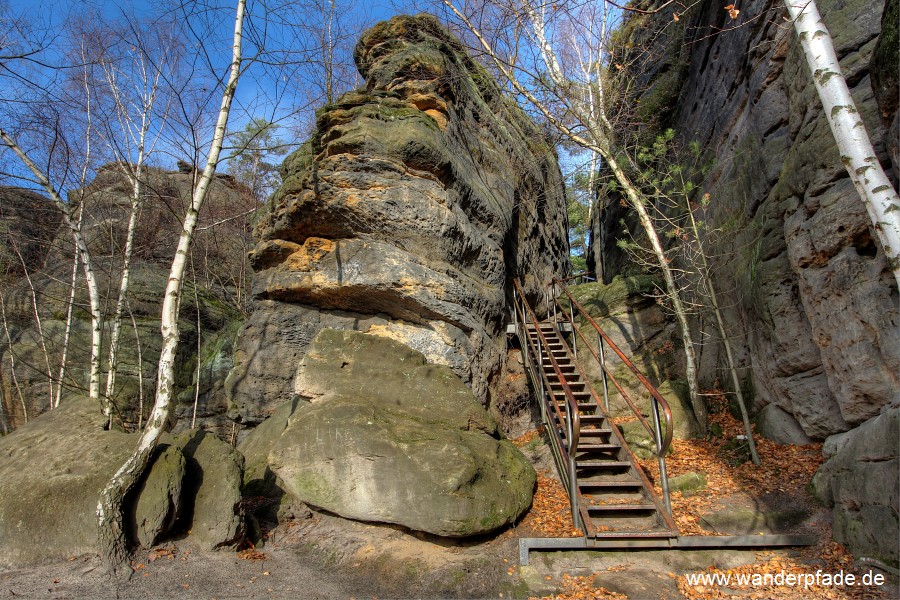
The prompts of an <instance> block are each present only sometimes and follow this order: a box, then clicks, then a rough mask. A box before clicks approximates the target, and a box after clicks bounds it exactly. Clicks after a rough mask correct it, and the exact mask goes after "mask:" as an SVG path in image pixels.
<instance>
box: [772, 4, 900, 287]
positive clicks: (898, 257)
mask: <svg viewBox="0 0 900 600" xmlns="http://www.w3.org/2000/svg"><path fill="white" fill-rule="evenodd" d="M784 4H785V7H786V8H787V11H788V15H790V18H791V20H792V21H793V23H794V29H795V30H796V32H797V37H798V38H799V39H800V45H801V46H802V47H803V55H804V56H805V58H806V63H807V65H808V66H809V70H810V72H811V74H812V79H813V82H814V83H815V86H816V91H817V92H818V93H819V99H820V100H821V101H822V108H823V109H824V111H825V118H826V119H827V120H828V125H829V126H830V127H831V132H832V134H834V139H835V141H836V142H837V145H838V151H839V152H840V153H841V162H842V163H843V164H844V167H845V168H846V169H847V173H848V174H849V175H850V179H851V181H853V185H854V186H855V187H856V190H857V192H859V197H860V198H861V199H862V201H863V203H864V204H865V205H866V210H867V212H868V213H869V218H870V219H871V221H872V226H873V228H874V229H875V233H876V235H877V236H878V239H879V241H880V242H881V246H882V248H883V249H884V254H885V257H886V258H887V263H888V266H889V267H890V269H891V271H892V272H893V273H894V278H895V279H896V280H897V285H898V287H900V198H898V196H897V191H896V190H895V189H894V187H893V186H892V185H891V182H890V180H889V179H888V178H887V176H886V175H885V173H884V169H883V168H882V167H881V163H880V162H879V161H878V157H877V156H876V155H875V149H874V148H873V147H872V141H871V139H870V138H869V134H868V132H867V131H866V126H865V123H863V120H862V117H861V116H860V114H859V111H858V110H857V108H856V103H855V102H854V101H853V96H851V95H850V89H849V88H848V87H847V81H846V79H844V75H843V73H842V72H841V66H840V64H839V63H838V59H837V54H835V51H834V42H833V41H832V39H831V34H830V33H829V32H828V28H827V27H826V26H825V22H824V21H823V20H822V16H821V15H820V14H819V9H818V7H817V6H816V3H815V0H785V3H784Z"/></svg>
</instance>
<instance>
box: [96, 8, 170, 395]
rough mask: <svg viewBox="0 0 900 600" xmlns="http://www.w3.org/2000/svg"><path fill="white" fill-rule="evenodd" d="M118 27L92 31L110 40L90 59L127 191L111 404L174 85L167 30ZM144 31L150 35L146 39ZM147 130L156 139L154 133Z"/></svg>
mask: <svg viewBox="0 0 900 600" xmlns="http://www.w3.org/2000/svg"><path fill="white" fill-rule="evenodd" d="M121 26H122V29H123V31H122V32H121V33H120V32H117V31H115V27H114V26H107V25H105V24H104V26H102V27H101V28H99V29H98V30H95V31H92V32H90V35H91V37H92V38H94V39H97V38H105V39H107V40H110V39H111V40H112V41H111V42H110V43H108V44H107V45H106V46H103V45H101V44H99V43H98V44H96V47H98V48H101V49H102V51H101V52H100V54H99V55H98V56H97V57H96V58H95V59H94V62H95V64H96V65H97V67H98V70H99V71H100V72H101V76H100V78H99V79H100V81H98V82H96V84H95V87H97V88H102V89H103V90H104V92H105V94H106V95H107V96H108V97H109V98H110V99H111V106H109V107H105V108H106V110H103V111H101V114H100V115H98V120H100V121H102V123H103V127H102V128H101V132H102V135H103V138H104V141H105V142H106V144H107V146H108V147H109V148H110V150H111V151H112V153H113V155H114V157H115V159H116V165H117V166H118V168H119V170H120V172H121V173H122V176H123V177H124V178H125V180H126V181H128V183H129V185H130V186H131V194H130V211H129V214H128V224H127V226H126V233H125V245H124V249H123V251H122V268H121V274H120V277H119V290H118V297H117V299H116V305H115V309H114V311H113V314H112V320H111V323H110V339H109V352H108V364H107V376H106V397H107V398H108V399H109V400H108V401H109V402H112V398H114V397H115V387H116V375H117V373H118V354H119V345H120V338H121V331H122V319H123V315H124V311H125V304H126V301H127V295H128V288H129V283H130V278H131V261H132V258H133V255H134V238H135V231H136V229H137V221H138V216H139V214H140V212H141V207H142V204H143V194H144V190H143V186H144V176H145V171H146V166H147V161H148V159H149V157H150V156H151V155H152V153H153V150H154V146H155V144H156V142H157V141H158V139H159V131H160V129H161V128H163V127H164V126H165V123H166V113H167V110H168V107H167V101H166V99H165V98H164V99H163V102H162V107H161V109H160V108H158V106H157V104H158V102H157V101H158V99H159V97H160V95H161V92H162V90H163V83H164V81H171V80H173V75H172V72H173V71H174V70H175V64H176V63H177V55H176V52H175V43H174V40H173V38H172V36H171V34H170V33H169V32H168V31H167V30H166V27H165V26H162V25H156V26H154V25H150V26H149V27H147V26H146V25H144V26H142V24H138V23H136V22H134V21H133V20H130V19H126V20H125V21H124V23H122V24H121ZM139 29H143V34H139V31H138V30H139ZM148 30H149V31H150V34H151V35H152V38H151V39H149V40H147V39H145V38H146V37H147V35H148ZM128 34H131V35H128ZM126 36H127V37H126ZM119 47H124V51H123V52H121V54H120V53H118V52H117V50H118V48H119ZM151 127H152V128H153V130H154V131H155V132H156V135H153V134H152V131H151Z"/></svg>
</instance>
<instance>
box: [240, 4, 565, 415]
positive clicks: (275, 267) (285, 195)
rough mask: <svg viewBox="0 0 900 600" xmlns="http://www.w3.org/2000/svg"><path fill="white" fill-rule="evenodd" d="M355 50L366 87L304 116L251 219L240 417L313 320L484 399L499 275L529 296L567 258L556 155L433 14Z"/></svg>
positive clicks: (374, 33) (283, 370) (268, 400)
mask: <svg viewBox="0 0 900 600" xmlns="http://www.w3.org/2000/svg"><path fill="white" fill-rule="evenodd" d="M355 60H356V64H357V67H358V69H359V72H360V73H361V74H362V76H363V77H364V78H365V81H366V84H365V87H364V88H362V89H359V90H356V91H353V92H350V93H348V94H346V95H344V96H343V97H342V98H340V99H339V100H338V101H337V102H336V103H335V104H333V105H330V106H326V107H325V108H323V109H321V110H320V111H319V112H318V118H317V129H316V132H315V133H314V135H313V136H312V138H311V139H310V140H309V141H307V142H306V143H305V144H304V145H303V146H302V147H301V148H300V149H299V150H298V151H297V152H295V153H294V154H292V155H290V156H289V157H288V158H287V159H286V160H285V162H284V165H283V167H282V173H283V177H284V183H283V185H282V186H281V188H280V189H279V190H278V191H277V192H276V193H275V195H274V196H273V197H272V199H271V201H270V205H269V211H268V214H267V216H266V217H265V218H263V219H262V221H261V223H260V225H259V227H258V230H257V234H258V239H259V243H258V244H257V246H256V248H255V249H254V250H253V252H252V254H251V260H252V265H253V268H254V270H255V271H256V274H255V277H254V288H253V294H254V298H255V309H254V312H253V314H252V315H251V317H250V318H249V320H248V322H247V324H246V325H245V327H244V330H243V332H242V334H241V337H240V340H239V342H238V347H237V350H236V353H235V368H234V370H233V371H232V373H231V375H230V376H229V380H228V393H229V395H230V400H231V415H232V416H234V417H236V418H238V419H239V420H241V421H243V422H244V423H250V424H253V423H256V422H259V421H261V420H263V419H264V418H265V417H266V416H268V415H269V414H271V413H272V412H273V411H274V409H275V408H276V407H277V406H279V405H280V404H282V403H284V402H285V401H287V400H289V399H291V397H292V396H293V395H294V393H295V389H294V379H295V374H296V371H297V367H298V365H299V363H300V361H301V359H302V357H303V356H304V354H305V353H306V349H307V347H308V346H309V344H310V341H311V340H312V339H313V338H314V337H315V336H316V334H317V333H318V332H319V331H321V330H322V329H325V328H331V329H342V330H358V331H362V332H368V333H373V334H378V335H381V336H385V337H389V338H393V339H394V340H396V341H400V342H402V343H404V344H406V345H407V346H409V347H411V348H413V349H415V350H417V351H419V352H421V353H422V354H423V355H424V356H425V357H426V358H427V360H428V361H429V362H432V363H436V364H440V365H445V366H449V367H450V368H451V369H452V370H453V372H454V373H455V374H456V375H458V376H459V377H460V378H461V379H462V380H463V381H464V382H465V383H466V384H468V386H469V387H470V388H471V389H472V391H473V392H474V393H475V396H476V397H477V398H478V399H479V400H481V401H482V402H483V403H486V402H488V401H489V400H490V397H491V395H492V389H493V388H494V387H495V384H496V383H497V379H498V378H497V375H498V373H499V371H500V369H501V365H502V364H503V361H504V359H505V352H504V343H505V340H504V339H503V335H504V331H505V324H506V322H507V321H508V319H509V309H508V306H509V301H510V297H509V294H510V290H511V287H512V286H511V285H510V284H511V280H512V279H513V278H514V277H519V278H523V279H524V282H525V285H526V288H527V290H528V293H529V294H530V295H531V296H532V300H533V301H535V302H540V301H541V298H542V296H543V288H542V283H543V282H546V281H549V279H550V277H551V276H552V275H554V274H558V273H562V272H565V270H566V269H567V268H568V258H567V254H568V243H567V239H566V233H565V232H566V212H565V200H564V193H563V184H562V178H561V176H560V172H559V168H558V166H557V161H556V156H555V153H554V151H553V149H552V148H551V146H549V145H548V144H547V143H546V142H545V141H544V139H543V136H542V135H541V132H540V130H539V129H538V128H537V127H536V126H535V125H534V124H533V123H532V122H531V121H530V120H529V119H528V118H527V116H526V115H525V114H524V113H523V112H522V111H521V110H520V109H519V108H518V107H516V106H515V105H514V104H513V103H511V102H510V101H509V100H507V99H505V98H504V97H503V96H502V95H501V94H500V91H499V89H498V88H497V86H496V84H495V83H494V82H493V80H492V78H491V77H490V76H489V75H488V74H487V72H486V71H485V70H484V69H483V68H482V67H481V66H479V65H478V64H476V63H475V62H474V61H472V60H471V59H470V58H469V57H468V56H467V55H466V54H465V52H464V51H463V49H462V47H461V46H460V44H459V42H458V41H456V40H455V39H453V38H452V37H451V36H450V35H449V34H447V33H446V32H445V31H444V30H443V29H442V28H441V27H440V25H439V24H438V22H437V21H436V20H435V19H433V18H431V17H427V16H417V17H397V18H394V19H392V20H391V21H388V22H384V23H381V24H379V25H377V26H375V27H374V28H373V29H371V30H369V31H368V32H366V33H365V34H364V35H363V37H362V38H361V40H360V41H359V43H358V45H357V47H356V51H355Z"/></svg>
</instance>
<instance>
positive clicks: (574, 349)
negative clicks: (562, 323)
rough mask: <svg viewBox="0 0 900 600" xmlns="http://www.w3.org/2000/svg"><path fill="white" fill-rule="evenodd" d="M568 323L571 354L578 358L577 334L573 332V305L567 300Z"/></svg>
mask: <svg viewBox="0 0 900 600" xmlns="http://www.w3.org/2000/svg"><path fill="white" fill-rule="evenodd" d="M569 323H571V324H572V356H574V357H575V359H578V335H577V334H576V333H575V306H574V305H573V304H572V303H571V302H569Z"/></svg>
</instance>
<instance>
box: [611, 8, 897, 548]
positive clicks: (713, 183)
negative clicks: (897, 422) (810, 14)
mask: <svg viewBox="0 0 900 600" xmlns="http://www.w3.org/2000/svg"><path fill="white" fill-rule="evenodd" d="M817 4H818V7H819V10H820V12H821V13H822V16H823V18H824V21H825V23H826V25H827V26H828V28H829V30H830V32H831V35H832V37H833V38H834V44H835V49H836V51H837V54H838V57H839V59H840V61H841V67H842V70H843V73H844V76H845V77H846V79H847V82H848V85H849V86H850V88H851V93H852V94H853V96H854V99H855V100H856V103H857V107H858V108H859V110H860V112H861V115H862V117H863V120H864V121H865V123H866V126H867V128H868V131H869V134H870V137H871V138H872V141H873V143H874V145H875V148H876V152H877V153H878V155H879V158H880V160H881V162H882V164H883V165H884V166H885V168H886V169H887V170H888V171H889V176H890V177H892V179H893V181H894V185H895V186H896V182H897V169H898V167H900V164H898V163H897V159H896V156H897V150H896V148H897V134H896V123H897V117H896V115H897V91H896V90H897V67H896V65H897V56H898V42H897V17H896V14H897V12H896V11H897V2H896V1H895V0H888V1H887V2H885V1H884V0H818V1H817ZM739 8H740V9H741V13H740V18H739V19H738V20H737V21H735V22H729V17H728V15H727V13H726V11H723V10H722V5H721V3H718V2H713V1H704V2H701V3H699V4H698V5H697V7H696V9H695V10H693V11H691V12H689V13H685V14H683V15H681V17H682V18H681V19H680V20H679V21H678V22H677V23H676V22H674V21H673V18H672V15H671V12H669V13H668V14H661V15H659V16H657V17H636V18H635V19H636V20H635V23H634V24H635V25H637V27H633V28H632V29H633V30H634V32H636V33H635V35H636V36H641V35H645V34H646V35H648V36H651V37H652V35H653V33H652V32H653V31H655V30H656V29H657V28H659V29H662V28H665V31H666V33H665V34H664V35H663V36H662V37H660V38H659V40H660V41H659V42H658V43H659V44H661V45H662V46H665V44H666V42H667V40H672V39H681V40H682V42H681V43H678V44H677V45H675V46H674V47H672V48H663V47H655V48H654V51H653V52H651V55H654V56H657V57H659V63H660V67H659V68H657V69H656V70H652V69H651V70H649V71H647V72H651V73H657V74H659V77H657V78H655V79H652V80H651V81H649V82H647V83H648V84H649V85H647V86H646V90H647V92H646V93H647V94H649V95H650V97H651V100H653V101H655V98H657V97H658V92H659V89H660V88H659V86H655V85H654V84H655V82H657V81H660V82H661V81H662V79H661V76H662V74H664V73H666V72H668V71H671V70H677V69H676V67H678V66H679V65H683V67H684V70H683V71H681V70H679V72H683V73H684V77H683V78H682V79H681V81H680V82H679V85H678V86H677V88H676V89H674V90H669V91H670V92H671V93H669V94H668V97H669V101H667V102H666V110H665V111H661V112H660V113H659V114H658V115H657V117H658V118H657V119H656V120H655V121H654V122H652V123H648V128H647V130H645V135H646V133H647V131H651V132H652V131H654V128H655V131H656V132H659V131H661V130H662V129H664V128H666V127H673V128H674V129H675V131H676V134H677V136H678V137H679V139H680V140H681V141H682V143H683V144H685V145H686V144H687V143H689V142H698V143H699V144H700V145H701V147H702V148H703V149H705V150H706V151H708V153H709V155H714V157H715V158H714V161H713V163H712V168H711V170H710V171H709V173H708V175H707V176H706V177H705V180H704V181H702V182H701V186H700V188H699V193H704V192H708V193H709V194H710V203H709V208H708V210H707V211H706V214H704V215H703V218H704V220H706V221H707V222H708V223H709V226H710V227H711V228H716V229H718V230H720V232H721V233H720V234H719V235H716V236H710V241H711V242H713V243H712V245H711V246H709V248H710V250H711V253H712V254H713V255H714V256H713V263H714V277H715V281H716V285H717V287H718V289H719V291H720V294H723V295H724V297H723V299H722V302H721V303H722V304H723V305H725V306H727V307H729V308H728V309H727V312H726V319H727V320H728V322H729V323H731V324H732V327H733V329H732V332H731V333H732V335H733V336H734V342H735V343H734V346H735V348H736V350H737V352H738V361H739V362H740V364H741V366H742V367H743V378H744V387H745V392H749V394H750V397H751V398H752V403H753V410H754V412H758V411H761V409H763V408H764V407H766V406H767V405H774V407H777V408H778V409H779V410H775V408H770V409H768V410H766V411H765V412H764V415H763V416H764V418H762V419H761V421H760V427H761V431H762V433H764V434H769V435H772V436H775V437H778V438H779V439H781V440H782V441H787V440H796V441H802V440H804V439H806V440H809V439H816V440H822V439H825V438H828V437H829V436H832V435H834V434H839V433H841V432H845V431H848V430H850V433H848V434H846V435H847V436H850V437H854V438H856V439H858V444H857V445H854V446H852V447H859V448H862V445H864V442H863V437H861V436H864V435H865V434H864V433H862V432H861V428H859V429H855V428H857V427H859V426H860V425H861V424H862V423H869V422H870V420H872V419H876V418H877V419H884V416H879V415H880V414H881V413H882V412H883V411H885V410H887V408H888V406H889V405H891V404H892V403H895V402H896V399H897V398H898V389H900V328H898V323H900V312H898V306H900V302H898V291H897V287H896V283H895V281H894V278H893V276H892V274H891V272H890V271H889V269H888V266H887V264H886V261H885V258H884V253H883V251H882V249H881V247H880V246H879V243H878V241H877V238H876V236H875V235H874V232H873V230H872V223H871V222H870V220H869V217H868V215H867V214H866V210H865V207H864V205H863V203H862V201H861V200H860V198H859V195H858V194H857V192H856V190H855V189H854V187H853V185H852V183H851V182H850V179H849V177H848V175H847V173H846V171H845V169H844V166H843V164H842V163H841V157H840V155H839V153H838V150H837V146H836V144H835V141H834V138H833V136H832V133H831V131H830V129H829V126H828V124H827V122H826V119H825V115H823V114H822V109H821V103H820V101H819V99H818V96H817V93H816V90H815V88H814V86H813V81H812V77H811V74H810V73H809V70H808V67H807V65H806V62H805V60H804V58H803V56H802V52H801V48H800V44H799V42H798V40H797V37H796V33H795V32H794V30H793V29H792V28H791V27H784V26H783V25H782V23H783V19H782V17H783V16H784V15H785V10H784V8H783V3H782V2H780V1H776V0H751V1H749V2H745V3H744V4H742V5H741V6H740V7H739ZM667 10H671V7H670V9H667ZM883 12H884V13H885V16H884V17H883V16H882V13H883ZM891 14H892V15H893V17H891V16H890V15H891ZM757 16H758V17H757ZM732 25H738V27H736V28H734V29H733V30H730V31H727V32H722V33H716V32H717V31H719V30H720V28H727V27H730V26H732ZM675 30H680V31H681V33H679V34H678V35H674V34H673V33H672V32H673V31H675ZM679 36H680V38H679ZM634 39H637V37H636V38H634ZM673 57H677V58H676V59H675V62H674V63H673ZM655 60H656V59H655V58H652V59H651V61H655ZM666 65H668V66H666ZM662 66H666V68H662ZM641 100H642V101H643V98H641ZM890 127H893V128H894V130H893V131H894V133H891V131H890V130H889V128H890ZM647 137H649V136H647ZM892 156H893V158H892ZM621 210H622V207H621V206H619V204H618V203H617V199H615V198H611V199H609V201H608V202H606V203H605V206H604V208H603V210H600V211H598V212H596V213H595V214H597V215H598V217H599V220H598V221H597V222H596V223H595V224H594V226H595V235H596V236H597V239H598V240H599V242H598V244H597V245H596V252H598V253H599V251H600V249H601V247H603V248H605V250H606V254H605V255H604V256H602V258H601V256H600V255H599V254H598V255H597V256H596V257H595V261H596V264H597V265H605V266H607V267H610V270H608V271H607V272H606V273H605V275H606V277H607V278H611V277H612V276H613V275H615V274H616V273H617V272H621V271H627V270H628V268H629V265H628V264H627V260H625V258H624V257H623V256H621V254H620V255H618V256H617V255H616V254H615V252H616V251H615V237H616V233H615V232H614V229H615V228H616V227H617V226H618V224H619V221H620V219H621V217H622V215H621V214H617V213H618V212H621ZM710 320H711V319H708V320H707V322H709V321H710ZM724 364H725V363H724V352H721V351H720V350H717V349H716V348H715V347H714V345H707V347H705V348H704V352H703V364H702V365H701V372H702V376H703V377H704V378H705V380H706V385H711V384H712V383H713V382H714V380H715V379H716V378H719V379H720V380H721V381H723V382H724V381H727V377H726V376H725V375H724V373H723V372H722V371H721V369H722V367H723V366H724ZM786 432H793V433H790V434H789V435H788V434H786ZM892 443H893V444H894V445H896V438H895V439H894V440H893V442H892ZM850 447H851V446H848V448H850ZM846 452H848V453H852V451H851V450H849V449H848V450H847V451H846ZM892 456H893V458H890V459H888V460H890V461H892V463H891V464H893V468H894V470H895V471H896V469H897V466H896V465H897V463H896V460H897V459H896V452H894V453H893V454H892ZM854 461H855V462H856V466H855V467H854V466H851V465H853V464H854ZM842 465H843V467H842V468H846V469H848V471H853V470H854V469H861V470H860V471H859V472H860V473H861V472H864V471H865V469H866V468H867V467H866V466H865V465H866V459H865V458H864V457H862V456H860V457H857V459H853V458H852V457H850V456H846V457H844V458H843V460H842ZM826 473H827V475H822V477H829V478H837V479H835V480H834V481H835V484H834V485H838V483H837V482H838V481H840V483H839V487H840V489H841V493H840V494H837V495H835V496H834V501H835V502H836V503H838V504H841V503H843V504H844V508H841V509H840V510H841V511H845V510H849V509H846V507H847V506H850V505H851V504H852V502H850V501H848V500H846V499H847V498H852V497H858V496H862V495H865V494H866V493H868V491H873V492H874V490H868V488H864V487H860V486H861V484H862V483H863V479H862V478H859V477H853V476H845V475H840V476H839V475H835V473H836V471H834V470H831V469H829V470H826ZM854 486H856V488H857V489H856V491H854V492H851V491H850V488H851V487H854ZM895 487H896V486H893V487H891V486H886V487H885V488H883V489H884V490H888V491H885V492H883V493H880V492H879V497H878V498H877V499H874V498H873V499H870V500H867V502H869V503H874V504H877V505H878V506H880V507H885V506H890V507H892V508H891V509H890V511H888V512H891V511H892V514H893V521H892V520H891V519H890V518H886V517H885V516H884V515H885V514H887V513H885V512H879V513H878V514H879V515H880V516H879V517H878V518H877V519H871V520H869V519H868V518H867V517H865V516H863V517H861V518H859V519H856V518H853V519H845V518H841V519H838V520H837V521H836V523H835V535H836V536H837V537H838V538H839V539H845V540H847V541H848V542H849V543H850V544H851V548H854V549H856V550H857V551H859V552H863V551H867V550H865V548H868V547H870V546H867V545H866V544H862V545H858V544H857V542H856V540H863V539H865V538H866V537H867V536H869V537H879V536H885V535H887V534H885V533H884V531H885V530H884V529H883V527H884V526H885V524H886V523H888V524H892V525H891V528H890V531H891V534H890V535H888V537H890V538H891V539H892V540H893V541H892V543H894V542H896V538H897V521H896V518H897V496H896V490H895V489H894V488H895ZM839 496H840V498H844V499H843V500H841V499H840V498H839ZM835 510H836V511H837V510H838V508H836V509H835ZM878 510H879V511H880V510H882V509H880V508H879V509H878ZM875 512H877V511H875V510H874V509H873V510H872V511H869V512H868V513H867V514H870V515H872V514H875ZM851 528H852V529H853V531H852V532H851ZM860 528H862V529H865V531H862V530H860Z"/></svg>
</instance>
